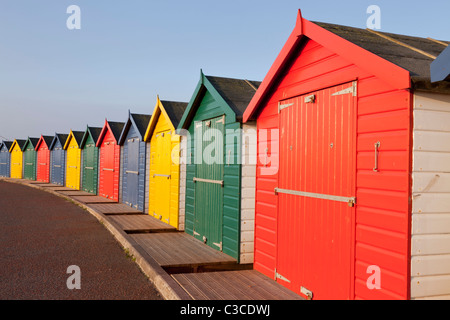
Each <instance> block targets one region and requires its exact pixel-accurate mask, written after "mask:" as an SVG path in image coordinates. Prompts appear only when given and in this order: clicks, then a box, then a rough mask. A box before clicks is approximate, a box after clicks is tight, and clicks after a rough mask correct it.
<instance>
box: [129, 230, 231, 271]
mask: <svg viewBox="0 0 450 320" xmlns="http://www.w3.org/2000/svg"><path fill="white" fill-rule="evenodd" d="M130 236H131V237H132V238H133V239H134V240H135V241H136V242H137V243H138V244H139V245H140V246H141V247H142V248H143V249H144V250H145V251H146V252H147V253H148V254H149V255H150V256H151V257H153V259H155V260H156V262H158V264H159V265H160V266H161V267H163V268H171V269H173V268H183V267H188V268H194V269H196V268H198V267H206V266H208V265H215V266H217V265H236V264H237V261H236V259H234V258H232V257H230V256H229V255H226V254H224V253H222V252H220V251H217V250H215V249H213V248H210V247H209V246H207V245H205V244H203V243H202V242H200V241H198V240H197V239H195V238H194V237H192V236H190V235H188V234H186V233H184V232H169V233H147V234H132V235H130Z"/></svg>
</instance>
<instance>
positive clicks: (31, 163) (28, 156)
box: [22, 138, 39, 180]
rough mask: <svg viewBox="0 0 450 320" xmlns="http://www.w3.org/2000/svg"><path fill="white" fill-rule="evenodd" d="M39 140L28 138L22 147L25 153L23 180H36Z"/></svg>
mask: <svg viewBox="0 0 450 320" xmlns="http://www.w3.org/2000/svg"><path fill="white" fill-rule="evenodd" d="M38 142H39V138H28V139H27V140H26V141H25V144H24V145H23V147H22V152H23V178H24V179H27V180H36V160H37V153H36V150H35V148H36V146H37V143H38Z"/></svg>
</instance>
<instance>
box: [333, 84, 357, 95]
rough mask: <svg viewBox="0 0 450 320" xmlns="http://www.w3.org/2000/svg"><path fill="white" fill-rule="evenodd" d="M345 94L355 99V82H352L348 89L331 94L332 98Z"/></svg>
mask: <svg viewBox="0 0 450 320" xmlns="http://www.w3.org/2000/svg"><path fill="white" fill-rule="evenodd" d="M347 93H351V94H352V95H353V96H354V97H356V93H357V85H356V81H353V83H352V86H351V87H348V88H346V89H344V90H341V91H338V92H335V93H333V94H332V96H340V95H342V94H347Z"/></svg>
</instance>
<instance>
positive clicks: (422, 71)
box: [313, 22, 450, 81]
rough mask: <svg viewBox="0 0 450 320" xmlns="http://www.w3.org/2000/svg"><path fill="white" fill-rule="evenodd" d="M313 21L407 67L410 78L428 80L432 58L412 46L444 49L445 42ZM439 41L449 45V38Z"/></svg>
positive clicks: (431, 50)
mask: <svg viewBox="0 0 450 320" xmlns="http://www.w3.org/2000/svg"><path fill="white" fill-rule="evenodd" d="M313 23H315V24H317V25H318V26H320V27H322V28H324V29H326V30H328V31H330V32H333V33H334V34H336V35H338V36H339V37H341V38H344V39H346V40H348V41H350V42H352V43H354V44H356V45H358V46H360V47H361V48H364V49H366V50H367V51H370V52H372V53H374V54H376V55H377V56H380V57H382V58H383V59H386V60H388V61H390V62H392V63H394V64H396V65H397V66H399V67H401V68H403V69H406V70H408V71H409V72H410V74H411V78H412V79H413V80H428V81H430V64H431V63H432V62H433V61H434V58H432V57H430V56H427V55H425V54H423V53H420V52H418V51H416V50H414V49H413V48H415V49H419V50H421V51H423V52H425V53H428V54H429V55H432V56H434V57H437V56H439V55H440V54H441V52H442V51H444V49H445V48H446V46H445V45H442V44H440V43H438V42H436V41H433V40H431V39H427V38H420V37H413V36H407V35H400V34H394V33H387V32H379V31H377V32H373V31H370V30H368V29H359V28H354V27H347V26H341V25H336V24H330V23H324V22H313ZM383 36H384V37H383ZM386 37H387V38H391V39H393V40H394V41H392V40H389V39H387V38H386ZM442 42H444V43H447V44H450V42H449V41H442ZM401 43H403V44H406V45H407V46H409V47H407V46H404V45H402V44H401Z"/></svg>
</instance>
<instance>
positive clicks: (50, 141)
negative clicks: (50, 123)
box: [42, 136, 54, 147]
mask: <svg viewBox="0 0 450 320" xmlns="http://www.w3.org/2000/svg"><path fill="white" fill-rule="evenodd" d="M42 138H43V139H44V141H45V144H46V145H47V147H50V145H51V144H52V141H53V138H54V137H52V136H42Z"/></svg>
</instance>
